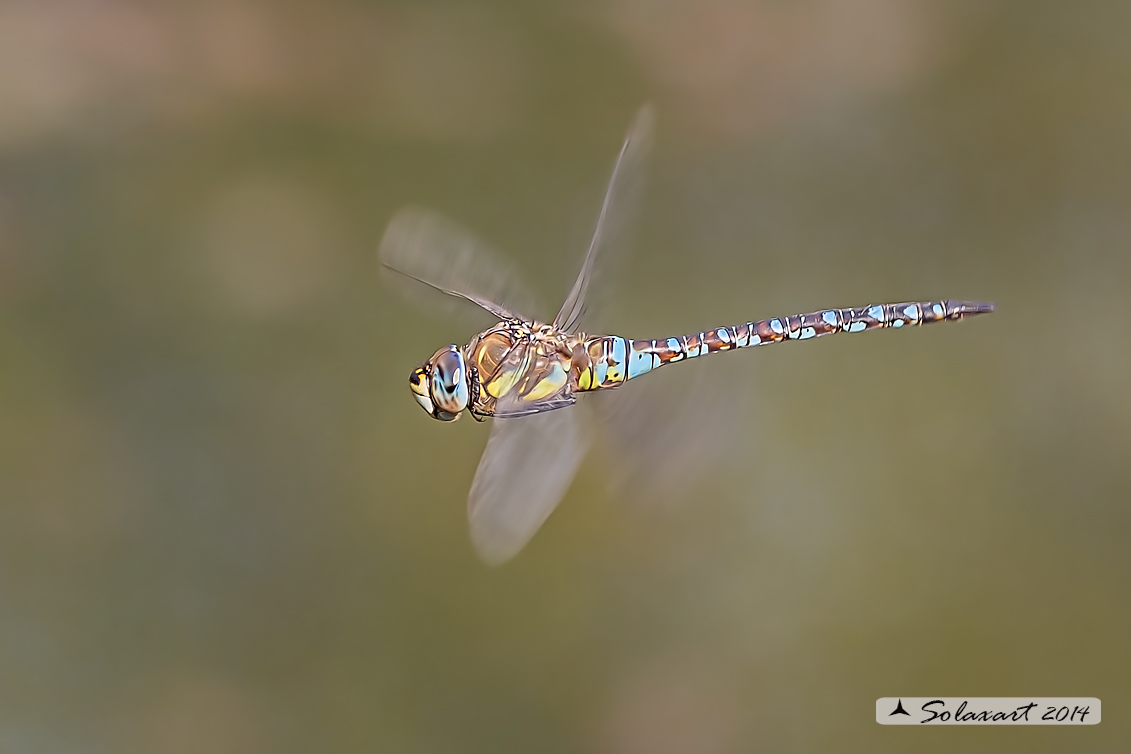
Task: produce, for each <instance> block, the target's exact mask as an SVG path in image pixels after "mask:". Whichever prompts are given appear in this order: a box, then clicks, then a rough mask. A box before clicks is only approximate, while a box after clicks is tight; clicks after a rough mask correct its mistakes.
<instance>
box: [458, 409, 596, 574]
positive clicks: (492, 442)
mask: <svg viewBox="0 0 1131 754" xmlns="http://www.w3.org/2000/svg"><path fill="white" fill-rule="evenodd" d="M582 419H583V417H582V416H580V414H579V412H578V410H577V409H569V410H567V411H546V412H544V413H539V414H535V415H533V416H524V417H522V418H516V419H495V420H494V424H493V426H492V427H491V436H490V438H489V439H488V440H487V449H486V450H485V451H484V452H483V458H481V459H480V461H479V468H478V470H477V471H476V472H475V481H473V482H472V483H471V493H470V494H469V495H468V500H467V503H468V509H467V513H468V519H469V521H470V524H471V541H472V544H473V545H474V546H475V550H476V552H478V553H479V556H480V557H481V558H482V559H483V560H484V561H486V562H487V563H491V564H494V565H497V564H500V563H503V562H505V561H507V560H510V559H511V558H512V557H514V556H515V555H516V554H518V551H519V550H521V549H522V548H523V546H524V545H525V544H526V543H527V542H528V541H529V540H530V538H531V537H533V536H534V533H535V532H537V531H538V528H539V527H541V526H542V523H543V522H544V521H545V520H546V519H547V518H548V517H549V515H550V513H552V512H553V510H554V508H555V507H557V504H558V502H559V501H560V500H561V499H562V497H563V496H564V495H565V493H566V490H567V489H569V485H570V482H571V481H572V480H573V476H574V474H576V473H577V467H578V466H579V465H580V464H581V460H582V459H583V458H584V457H585V451H586V449H587V447H588V437H587V434H586V433H585V432H584V431H583V426H582Z"/></svg>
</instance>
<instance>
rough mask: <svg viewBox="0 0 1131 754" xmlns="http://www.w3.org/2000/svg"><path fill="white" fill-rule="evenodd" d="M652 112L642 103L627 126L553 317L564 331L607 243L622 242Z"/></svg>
mask: <svg viewBox="0 0 1131 754" xmlns="http://www.w3.org/2000/svg"><path fill="white" fill-rule="evenodd" d="M654 120H655V116H654V114H653V112H652V107H651V106H650V105H645V106H644V107H642V108H641V109H640V112H638V113H637V114H636V117H635V118H634V119H633V121H632V125H631V126H629V129H628V135H627V136H626V137H625V140H624V145H623V146H621V149H620V155H618V156H617V161H616V165H614V166H613V175H612V178H610V179H609V186H608V188H607V189H606V190H605V200H604V202H602V204H601V212H600V214H599V215H598V216H597V227H596V228H595V229H594V231H593V238H592V240H590V242H589V251H588V252H586V254H585V261H584V262H583V263H582V265H581V272H580V273H579V274H578V276H577V280H575V281H574V283H573V288H572V289H571V290H570V292H569V295H568V296H566V300H565V303H564V304H562V308H561V311H559V312H558V316H557V317H555V318H554V326H555V327H557V328H558V329H561V330H564V331H566V332H573V331H575V328H577V327H578V326H579V324H580V323H581V320H582V315H583V314H584V313H585V311H586V300H587V296H588V294H589V288H590V283H591V282H592V280H593V279H594V275H595V272H596V271H597V269H598V268H599V267H601V266H603V265H605V264H607V263H608V261H609V260H608V258H609V256H610V252H609V251H607V250H606V249H607V247H610V246H613V247H615V246H618V245H620V246H624V245H627V244H626V243H625V239H624V238H623V236H624V235H625V233H624V231H626V230H627V226H628V225H629V224H630V220H631V216H632V215H633V214H634V212H633V210H634V209H635V204H636V200H637V199H638V197H639V194H640V188H641V183H642V181H641V173H642V172H643V171H642V167H643V164H644V156H645V155H646V154H647V152H648V147H649V146H650V144H651V141H652V128H653V121H654Z"/></svg>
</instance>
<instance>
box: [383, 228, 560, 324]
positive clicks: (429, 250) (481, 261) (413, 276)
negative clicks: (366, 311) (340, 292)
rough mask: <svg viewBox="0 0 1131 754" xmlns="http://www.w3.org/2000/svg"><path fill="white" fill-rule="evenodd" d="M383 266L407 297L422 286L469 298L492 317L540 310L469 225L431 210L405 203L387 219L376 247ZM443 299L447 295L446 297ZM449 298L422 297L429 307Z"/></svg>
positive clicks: (520, 316)
mask: <svg viewBox="0 0 1131 754" xmlns="http://www.w3.org/2000/svg"><path fill="white" fill-rule="evenodd" d="M377 257H378V259H379V260H380V263H381V268H382V271H383V272H385V273H389V272H391V273H395V274H393V275H389V274H386V278H387V280H388V282H389V283H390V285H392V286H394V287H398V288H401V289H402V291H403V292H404V293H405V294H406V295H408V296H409V297H410V298H416V299H421V297H422V294H426V293H427V290H421V289H422V287H424V288H426V289H431V290H432V291H439V292H441V293H445V294H447V296H448V297H456V298H459V299H464V300H466V301H470V302H472V303H473V304H476V305H477V306H479V307H481V308H482V309H485V310H486V311H488V312H490V313H491V314H493V315H494V316H495V317H496V318H497V319H500V320H505V319H521V320H525V321H530V319H531V317H529V316H528V315H529V314H530V313H536V312H537V311H539V307H538V301H537V298H536V297H535V296H534V295H533V294H531V293H530V291H529V289H528V288H527V287H526V286H525V285H524V284H523V283H522V280H521V278H520V276H519V275H517V274H516V273H515V272H514V271H513V270H512V269H511V267H510V265H508V264H506V263H505V262H503V261H502V260H501V258H500V257H499V255H498V254H497V253H495V252H494V251H493V250H492V249H491V248H490V247H489V246H488V245H487V244H485V243H483V242H482V241H480V240H479V239H477V238H476V237H475V236H474V235H473V234H472V233H471V232H470V231H468V230H466V229H464V228H463V227H461V226H459V225H457V224H456V223H454V222H452V221H451V220H449V219H447V218H445V217H444V216H442V215H440V214H438V213H436V212H432V211H430V210H424V209H419V208H416V207H405V208H404V209H401V210H399V211H398V212H397V213H396V214H395V215H394V216H393V219H392V220H390V221H389V227H388V228H387V229H386V230H385V235H384V237H383V238H382V239H381V245H380V247H379V248H378V251H377ZM445 299H446V300H445ZM453 301H454V299H451V298H446V297H444V296H431V297H426V298H424V300H423V303H424V305H425V306H426V307H427V308H429V309H436V308H440V309H451V307H450V306H445V304H447V303H451V302H453Z"/></svg>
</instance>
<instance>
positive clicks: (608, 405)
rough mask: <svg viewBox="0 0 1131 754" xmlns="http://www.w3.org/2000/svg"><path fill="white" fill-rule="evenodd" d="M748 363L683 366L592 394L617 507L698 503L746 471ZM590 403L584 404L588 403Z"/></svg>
mask: <svg viewBox="0 0 1131 754" xmlns="http://www.w3.org/2000/svg"><path fill="white" fill-rule="evenodd" d="M750 386H751V375H750V369H749V361H748V360H745V359H742V356H741V355H740V354H734V355H728V356H727V357H724V358H721V359H719V361H718V363H710V362H706V363H695V362H691V363H688V364H681V365H679V367H677V368H674V369H672V370H671V371H668V370H661V371H660V372H658V373H657V374H654V375H651V374H650V375H648V376H647V377H646V378H645V379H642V380H632V381H630V382H628V383H627V384H625V385H624V386H622V387H620V388H618V389H616V390H612V391H608V393H607V394H605V393H597V394H595V395H594V396H593V401H592V403H593V408H594V409H595V412H594V413H596V414H597V415H598V416H599V417H600V418H601V429H602V430H603V431H602V432H601V439H602V440H603V441H605V442H608V443H609V448H608V449H609V451H610V452H609V453H608V454H604V453H603V454H602V457H608V458H615V459H616V460H615V462H614V463H612V464H611V465H610V466H609V467H608V468H607V469H605V470H604V473H605V474H606V475H607V478H608V480H609V484H610V492H611V493H612V494H613V496H614V497H616V498H617V499H622V500H628V501H630V502H632V503H637V504H641V505H644V506H646V507H656V506H661V507H673V506H676V505H678V504H679V503H680V502H681V501H690V500H695V499H696V495H697V494H702V491H703V490H704V489H708V488H709V483H710V481H711V479H717V478H719V477H720V476H729V475H733V474H734V473H735V472H736V470H740V469H748V470H752V471H753V473H757V469H756V467H755V466H754V465H753V464H752V461H751V458H754V459H756V458H757V457H758V454H753V455H752V454H751V453H750V449H751V442H752V437H751V432H752V429H751V428H752V426H754V422H753V421H752V410H751V409H752V407H751V401H750V396H751V394H752V393H753V391H752V390H751V387H750ZM587 402H588V401H587Z"/></svg>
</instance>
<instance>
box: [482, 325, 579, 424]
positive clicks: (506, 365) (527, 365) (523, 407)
mask: <svg viewBox="0 0 1131 754" xmlns="http://www.w3.org/2000/svg"><path fill="white" fill-rule="evenodd" d="M529 346H530V344H529V343H518V344H516V345H515V346H514V347H513V348H511V350H510V351H508V352H507V355H506V356H505V357H503V359H502V361H501V362H499V366H498V368H497V369H496V370H495V374H492V375H490V377H489V378H488V379H487V380H486V382H491V381H492V380H493V379H495V378H496V375H500V374H513V375H517V377H516V379H515V380H514V386H513V387H512V388H511V390H510V391H508V392H507V393H506V394H505V395H503V396H502V397H501V398H499V399H498V400H497V401H495V410H494V415H495V417H497V418H500V419H507V418H515V417H519V416H530V415H531V414H540V413H542V412H543V411H553V410H554V409H559V408H565V407H566V406H572V405H573V404H574V403H576V402H577V398H576V396H574V395H573V392H572V391H571V389H570V386H569V381H568V379H567V378H566V377H565V376H564V375H563V379H564V380H565V384H563V385H562V386H561V388H560V389H558V390H557V391H555V392H553V393H550V394H549V395H546V396H544V397H541V398H533V399H532V398H531V397H530V395H531V391H532V390H534V388H535V387H538V386H540V384H542V383H540V382H539V380H538V377H539V376H545V375H547V374H548V373H550V371H551V370H550V368H549V367H550V365H551V363H552V362H551V361H550V360H549V359H547V358H545V357H539V356H538V355H537V354H536V353H535V350H534V349H532V348H530V347H529ZM566 366H567V368H568V365H566ZM559 374H560V373H559Z"/></svg>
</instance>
